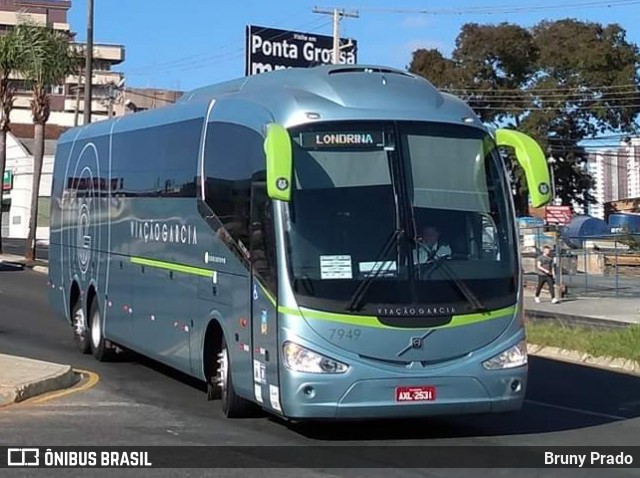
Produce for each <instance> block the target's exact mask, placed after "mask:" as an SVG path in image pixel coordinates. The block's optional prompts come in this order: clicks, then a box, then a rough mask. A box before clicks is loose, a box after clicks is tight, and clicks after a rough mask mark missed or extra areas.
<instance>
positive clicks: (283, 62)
mask: <svg viewBox="0 0 640 478" xmlns="http://www.w3.org/2000/svg"><path fill="white" fill-rule="evenodd" d="M246 42H247V45H246V56H245V75H246V76H250V75H256V74H259V73H265V72H268V71H273V70H281V69H284V68H294V67H299V68H300V67H301V68H309V67H312V66H317V65H328V64H331V63H332V60H333V38H332V37H330V36H325V35H316V34H314V33H302V32H294V31H289V30H278V29H275V28H265V27H258V26H254V25H249V26H247V29H246ZM349 42H351V45H350V46H348V47H344V48H342V49H341V50H340V63H342V64H348V65H353V64H355V63H356V62H357V50H358V43H357V42H356V41H355V40H351V41H350V40H348V39H346V38H342V39H341V41H340V45H347V44H348V43H349Z"/></svg>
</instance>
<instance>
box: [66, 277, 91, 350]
mask: <svg viewBox="0 0 640 478" xmlns="http://www.w3.org/2000/svg"><path fill="white" fill-rule="evenodd" d="M69 298H70V299H69V313H70V315H69V317H70V319H71V328H72V330H73V339H74V342H75V343H76V346H77V347H78V349H79V350H80V352H81V353H83V354H88V353H89V352H90V351H91V343H90V340H91V338H90V334H89V328H88V321H87V310H88V309H86V308H85V304H84V302H83V300H82V293H81V291H80V286H79V285H78V282H77V281H75V280H74V281H73V283H72V284H71V290H70V292H69Z"/></svg>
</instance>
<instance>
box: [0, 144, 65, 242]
mask: <svg viewBox="0 0 640 478" xmlns="http://www.w3.org/2000/svg"><path fill="white" fill-rule="evenodd" d="M55 144H56V142H55V141H51V140H47V141H45V156H44V161H43V166H42V177H41V179H40V194H39V196H40V200H39V204H38V229H37V231H36V239H43V240H48V239H49V207H50V201H51V186H52V176H53V158H54V154H55ZM32 148H33V140H23V141H20V140H18V139H17V138H16V137H15V136H14V135H12V134H11V133H8V134H7V164H6V167H5V171H7V173H5V175H6V176H8V177H9V178H10V182H9V185H8V187H5V190H4V193H3V196H2V197H3V199H2V202H3V207H2V236H3V237H13V238H22V239H25V238H26V237H27V235H28V234H29V218H30V215H31V186H32V183H33V155H32V154H31V151H32Z"/></svg>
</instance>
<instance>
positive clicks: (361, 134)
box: [300, 131, 384, 148]
mask: <svg viewBox="0 0 640 478" xmlns="http://www.w3.org/2000/svg"><path fill="white" fill-rule="evenodd" d="M300 139H301V144H302V146H303V147H305V148H376V147H378V148H381V147H382V146H384V136H383V134H382V132H381V131H348V132H347V131H340V132H328V131H324V132H308V133H301V134H300Z"/></svg>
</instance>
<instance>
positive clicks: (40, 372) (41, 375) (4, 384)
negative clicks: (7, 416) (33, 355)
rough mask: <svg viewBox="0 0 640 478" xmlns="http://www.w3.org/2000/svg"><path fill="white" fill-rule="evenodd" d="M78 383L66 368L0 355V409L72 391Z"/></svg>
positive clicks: (75, 377)
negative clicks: (53, 393) (44, 396)
mask: <svg viewBox="0 0 640 478" xmlns="http://www.w3.org/2000/svg"><path fill="white" fill-rule="evenodd" d="M79 380H80V378H79V376H78V375H77V374H76V373H75V372H74V371H73V369H72V368H71V366H70V365H60V364H56V363H50V362H42V361H40V360H33V359H29V358H23V357H15V356H13V355H4V354H0V408H1V407H4V406H6V405H10V404H12V403H18V402H23V401H25V400H27V399H29V398H33V397H35V396H38V395H42V394H44V393H48V392H53V391H56V390H60V389H64V388H69V387H72V386H73V385H75V384H76V383H78V381H79Z"/></svg>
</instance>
